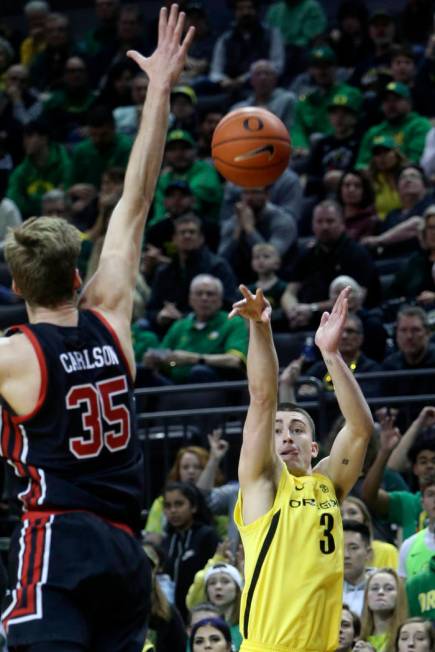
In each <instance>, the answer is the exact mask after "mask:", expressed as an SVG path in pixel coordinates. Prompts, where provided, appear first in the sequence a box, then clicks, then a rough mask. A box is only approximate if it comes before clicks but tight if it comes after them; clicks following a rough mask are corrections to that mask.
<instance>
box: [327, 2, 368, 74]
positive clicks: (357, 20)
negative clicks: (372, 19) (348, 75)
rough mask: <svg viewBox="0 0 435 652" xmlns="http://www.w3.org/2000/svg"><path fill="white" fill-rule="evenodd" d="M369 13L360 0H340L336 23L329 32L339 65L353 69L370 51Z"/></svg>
mask: <svg viewBox="0 0 435 652" xmlns="http://www.w3.org/2000/svg"><path fill="white" fill-rule="evenodd" d="M368 17H369V13H368V10H367V7H366V5H365V3H364V2H363V1H362V0H342V2H340V5H339V7H338V11H337V25H336V26H335V27H334V28H333V30H332V32H331V34H330V40H331V42H332V47H333V48H334V51H335V53H336V55H337V63H338V65H339V66H342V67H344V68H348V69H350V70H353V69H354V68H355V66H356V65H357V63H358V62H360V61H361V60H362V59H365V58H366V57H367V56H368V54H369V53H370V40H369V36H368Z"/></svg>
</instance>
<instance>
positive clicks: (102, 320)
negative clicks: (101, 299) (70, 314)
mask: <svg viewBox="0 0 435 652" xmlns="http://www.w3.org/2000/svg"><path fill="white" fill-rule="evenodd" d="M87 312H90V313H92V314H93V315H94V317H96V318H97V319H98V321H99V322H100V324H102V325H103V326H104V328H105V329H106V330H107V331H108V332H109V334H110V335H111V337H112V339H113V341H114V343H115V347H116V349H117V350H118V353H119V355H120V357H121V359H122V361H123V363H124V366H125V370H126V372H127V375H128V378H129V380H130V382H131V383H132V385H133V384H134V378H133V371H132V369H131V368H130V365H129V363H128V360H127V356H126V355H125V353H124V349H123V348H122V345H121V341H120V339H119V337H118V334H117V332H116V331H115V329H114V328H113V326H112V324H111V323H110V322H109V320H108V319H107V317H105V316H104V315H103V313H102V312H100V311H99V310H97V309H96V308H88V310H87Z"/></svg>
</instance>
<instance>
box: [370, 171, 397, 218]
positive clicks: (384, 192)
mask: <svg viewBox="0 0 435 652" xmlns="http://www.w3.org/2000/svg"><path fill="white" fill-rule="evenodd" d="M373 188H374V191H375V208H376V215H377V216H378V217H379V219H380V220H381V221H383V220H385V218H386V217H387V215H388V213H389V212H390V211H394V210H396V209H397V208H402V202H401V199H400V195H399V193H398V190H397V186H396V185H395V184H394V185H392V184H391V183H390V181H389V180H388V178H387V177H386V176H385V175H384V174H382V173H379V174H377V175H376V176H375V178H374V179H373Z"/></svg>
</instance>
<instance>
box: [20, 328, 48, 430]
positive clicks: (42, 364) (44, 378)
mask: <svg viewBox="0 0 435 652" xmlns="http://www.w3.org/2000/svg"><path fill="white" fill-rule="evenodd" d="M12 328H13V329H14V330H18V331H20V332H21V333H23V335H25V336H26V337H27V338H28V340H29V341H30V343H31V345H32V346H33V350H34V351H35V353H36V356H37V358H38V363H39V369H40V371H41V387H40V389H39V397H38V400H37V402H36V405H35V407H34V408H33V410H32V411H31V412H29V413H28V414H23V415H11V419H12V421H13V423H23V422H24V421H29V420H30V419H32V418H33V417H34V416H35V415H36V414H37V413H38V412H39V410H40V409H41V407H42V405H43V403H44V401H45V397H46V395H47V387H48V372H47V363H46V361H45V355H44V352H43V350H42V347H41V345H40V344H39V342H38V338H37V337H36V336H35V334H34V333H32V331H31V330H30V328H29V327H28V326H26V325H24V324H20V325H19V326H13V327H12Z"/></svg>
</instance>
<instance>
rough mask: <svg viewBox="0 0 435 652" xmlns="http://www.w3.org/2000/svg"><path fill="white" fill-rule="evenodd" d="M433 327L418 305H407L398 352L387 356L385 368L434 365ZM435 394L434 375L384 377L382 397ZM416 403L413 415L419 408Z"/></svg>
mask: <svg viewBox="0 0 435 652" xmlns="http://www.w3.org/2000/svg"><path fill="white" fill-rule="evenodd" d="M430 336H431V332H430V327H429V322H428V318H427V314H426V313H425V312H424V310H422V308H419V307H417V306H404V307H403V308H401V309H400V311H399V313H398V315H397V322H396V344H397V348H398V351H396V353H392V354H391V355H389V356H387V357H386V358H385V360H384V363H383V365H382V368H383V370H384V371H387V372H388V371H405V370H408V371H412V370H414V369H432V368H433V367H435V345H434V344H431V343H430ZM409 394H411V395H416V394H435V378H433V377H432V376H420V377H413V376H412V374H410V375H409V376H408V375H407V376H404V377H403V376H402V377H400V378H387V377H386V378H385V383H384V387H383V391H382V395H383V396H405V395H409ZM418 406H419V404H413V407H412V410H411V412H412V414H414V413H415V411H416V410H420V409H421V407H418Z"/></svg>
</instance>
